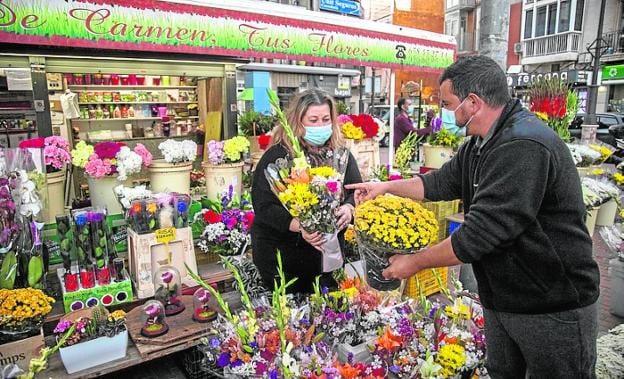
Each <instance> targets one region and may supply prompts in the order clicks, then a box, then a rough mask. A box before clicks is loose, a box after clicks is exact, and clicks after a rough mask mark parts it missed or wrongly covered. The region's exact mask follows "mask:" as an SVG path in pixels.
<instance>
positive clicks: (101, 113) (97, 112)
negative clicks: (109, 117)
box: [95, 104, 104, 120]
mask: <svg viewBox="0 0 624 379" xmlns="http://www.w3.org/2000/svg"><path fill="white" fill-rule="evenodd" d="M95 118H97V119H98V120H100V119H103V118H104V111H103V110H102V106H101V105H100V104H98V105H97V107H96V108H95Z"/></svg>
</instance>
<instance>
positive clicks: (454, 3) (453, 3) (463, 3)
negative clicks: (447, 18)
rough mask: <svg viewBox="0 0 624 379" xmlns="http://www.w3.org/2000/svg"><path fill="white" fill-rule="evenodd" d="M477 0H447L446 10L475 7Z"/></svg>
mask: <svg viewBox="0 0 624 379" xmlns="http://www.w3.org/2000/svg"><path fill="white" fill-rule="evenodd" d="M475 6H476V0H446V11H447V12H448V11H454V10H464V9H474V8H475Z"/></svg>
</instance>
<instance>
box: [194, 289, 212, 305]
mask: <svg viewBox="0 0 624 379" xmlns="http://www.w3.org/2000/svg"><path fill="white" fill-rule="evenodd" d="M198 292H199V293H197V294H196V295H195V296H197V300H199V301H200V302H201V303H202V304H206V303H207V302H208V300H210V292H208V291H206V290H205V289H201V290H200V291H198Z"/></svg>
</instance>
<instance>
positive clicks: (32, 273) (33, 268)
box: [28, 255, 43, 288]
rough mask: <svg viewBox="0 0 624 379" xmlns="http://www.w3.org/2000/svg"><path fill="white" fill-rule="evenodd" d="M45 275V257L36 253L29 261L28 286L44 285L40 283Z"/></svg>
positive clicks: (39, 286)
mask: <svg viewBox="0 0 624 379" xmlns="http://www.w3.org/2000/svg"><path fill="white" fill-rule="evenodd" d="M42 276H43V259H42V258H41V257H40V256H38V255H36V256H33V257H30V261H28V286H29V287H33V288H41V287H43V286H42V285H41V283H40V280H41V277H42Z"/></svg>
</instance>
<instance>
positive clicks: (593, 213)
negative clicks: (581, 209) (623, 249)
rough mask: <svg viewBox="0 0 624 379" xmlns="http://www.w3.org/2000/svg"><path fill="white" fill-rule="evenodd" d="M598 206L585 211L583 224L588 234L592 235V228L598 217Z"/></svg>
mask: <svg viewBox="0 0 624 379" xmlns="http://www.w3.org/2000/svg"><path fill="white" fill-rule="evenodd" d="M599 210H600V207H597V208H593V209H592V210H590V211H589V212H588V213H587V216H586V219H585V226H587V231H588V232H589V236H590V237H591V236H593V235H594V229H595V228H596V219H597V218H598V211H599Z"/></svg>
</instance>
